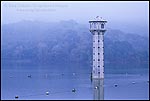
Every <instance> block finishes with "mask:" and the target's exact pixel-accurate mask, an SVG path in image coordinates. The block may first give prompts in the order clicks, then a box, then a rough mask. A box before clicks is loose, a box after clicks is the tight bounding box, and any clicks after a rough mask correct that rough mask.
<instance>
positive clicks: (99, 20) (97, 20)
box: [89, 16, 107, 23]
mask: <svg viewBox="0 0 150 101" xmlns="http://www.w3.org/2000/svg"><path fill="white" fill-rule="evenodd" d="M90 22H105V23H106V22H107V21H106V20H104V19H103V18H102V17H100V18H99V16H97V17H96V18H95V19H94V20H90V21H89V23H90Z"/></svg>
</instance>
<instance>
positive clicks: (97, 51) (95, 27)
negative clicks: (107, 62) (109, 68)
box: [89, 16, 107, 79]
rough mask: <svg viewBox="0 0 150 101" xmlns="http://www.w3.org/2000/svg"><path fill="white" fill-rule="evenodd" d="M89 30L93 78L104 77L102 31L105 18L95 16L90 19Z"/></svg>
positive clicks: (103, 30) (103, 31)
mask: <svg viewBox="0 0 150 101" xmlns="http://www.w3.org/2000/svg"><path fill="white" fill-rule="evenodd" d="M89 23H90V32H91V33H92V35H93V70H92V78H93V79H103V78H104V33H105V31H106V29H105V24H106V23H107V21H106V20H104V19H102V17H101V18H99V16H97V17H96V18H95V20H90V21H89Z"/></svg>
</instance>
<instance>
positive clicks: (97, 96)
mask: <svg viewBox="0 0 150 101" xmlns="http://www.w3.org/2000/svg"><path fill="white" fill-rule="evenodd" d="M93 99H94V100H104V79H94V80H93Z"/></svg>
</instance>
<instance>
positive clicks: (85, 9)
mask: <svg viewBox="0 0 150 101" xmlns="http://www.w3.org/2000/svg"><path fill="white" fill-rule="evenodd" d="M1 5H2V6H1V8H2V24H9V23H14V22H19V21H21V20H32V21H42V22H59V21H61V20H70V19H72V20H75V21H77V22H78V23H82V24H85V25H86V26H88V21H89V20H91V19H94V18H95V17H96V16H101V17H103V18H104V19H107V20H108V27H111V28H113V29H120V30H123V31H125V32H128V33H140V34H141V35H142V34H144V35H148V33H149V29H148V28H149V23H148V22H149V5H148V2H146V1H143V2H142V1H138V2H127V1H124V2H117V1H116V2H112V1H109V2H108V1H107V2H104V1H103V2H98V1H97V2H96V1H95V2H92V1H86V2H83V1H82V2H81V1H80V2H79V1H78V2H77V1H76V2H74V1H64V2H60V1H59V2H54V1H51V2H48V1H44V2H42V1H40V2H27V1H26V2H11V1H7V2H2V4H1ZM137 29H138V30H137Z"/></svg>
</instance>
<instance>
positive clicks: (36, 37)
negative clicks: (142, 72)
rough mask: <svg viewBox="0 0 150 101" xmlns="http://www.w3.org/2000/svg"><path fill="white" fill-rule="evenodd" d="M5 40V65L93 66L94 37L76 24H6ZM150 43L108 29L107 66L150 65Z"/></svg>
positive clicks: (137, 36)
mask: <svg viewBox="0 0 150 101" xmlns="http://www.w3.org/2000/svg"><path fill="white" fill-rule="evenodd" d="M87 24H88V23H87ZM1 39H2V40H1V45H2V46H1V50H2V56H1V59H2V60H4V61H5V60H7V61H11V62H12V61H13V62H15V61H22V62H26V63H32V64H38V65H39V64H42V65H44V64H45V65H48V64H56V63H57V64H59V63H60V64H68V63H79V62H80V63H82V64H91V63H92V35H91V33H90V32H89V29H88V28H87V27H86V26H85V25H82V24H79V23H77V22H76V21H73V20H69V21H60V22H56V23H54V22H52V23H50V22H47V23H46V22H39V21H21V22H18V23H13V24H5V25H2V37H1ZM148 41H149V38H148V37H144V36H140V35H138V34H136V33H124V32H122V31H121V30H119V29H107V31H106V33H105V35H104V54H105V63H111V62H121V63H125V62H126V63H128V62H137V63H140V62H147V61H149V60H148V58H149V54H148V51H149V47H148V45H149V44H148ZM4 63H5V62H4ZM7 63H8V62H7Z"/></svg>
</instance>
